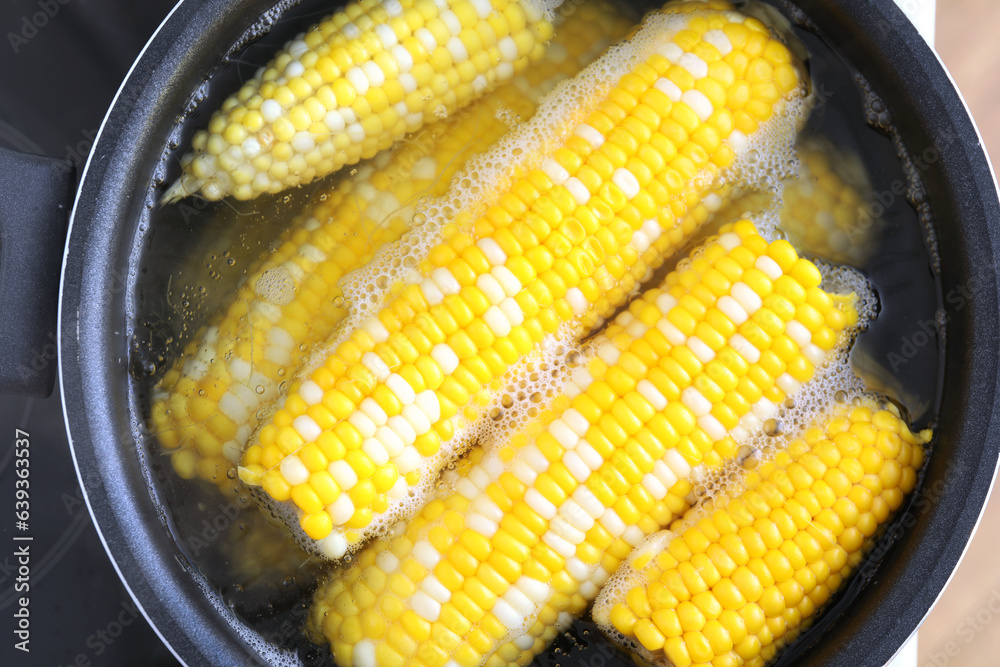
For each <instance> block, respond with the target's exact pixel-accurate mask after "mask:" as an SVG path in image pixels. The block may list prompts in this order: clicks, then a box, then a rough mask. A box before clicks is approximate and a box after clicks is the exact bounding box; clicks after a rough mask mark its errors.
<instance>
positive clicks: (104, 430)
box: [0, 0, 1000, 667]
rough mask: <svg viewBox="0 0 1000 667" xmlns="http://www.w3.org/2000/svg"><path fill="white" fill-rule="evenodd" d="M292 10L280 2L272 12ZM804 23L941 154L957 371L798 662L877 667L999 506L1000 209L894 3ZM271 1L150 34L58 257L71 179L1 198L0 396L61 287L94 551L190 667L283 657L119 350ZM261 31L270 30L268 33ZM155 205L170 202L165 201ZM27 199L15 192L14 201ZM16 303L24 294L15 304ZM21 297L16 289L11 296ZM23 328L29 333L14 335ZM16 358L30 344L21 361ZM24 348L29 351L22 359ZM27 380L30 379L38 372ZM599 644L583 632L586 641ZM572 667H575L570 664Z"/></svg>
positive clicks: (822, 9)
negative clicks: (207, 571)
mask: <svg viewBox="0 0 1000 667" xmlns="http://www.w3.org/2000/svg"><path fill="white" fill-rule="evenodd" d="M290 4H292V3H290V2H285V3H281V4H280V7H281V8H284V7H286V5H290ZM798 4H799V6H800V7H801V8H802V9H803V10H804V11H805V12H806V13H807V14H808V15H809V17H810V18H811V19H812V20H814V21H815V23H816V25H817V26H819V28H820V30H821V31H822V32H823V33H825V35H826V36H827V37H828V38H829V39H830V40H832V41H833V42H834V43H836V44H837V45H838V46H839V48H840V49H841V50H842V51H843V52H844V53H845V54H846V55H847V56H848V58H849V59H850V61H851V62H852V63H853V64H854V65H855V66H856V67H857V68H858V69H859V70H860V71H861V73H862V74H863V75H864V76H865V77H866V78H867V79H868V80H869V81H870V82H871V83H872V85H873V87H874V88H875V90H877V91H879V93H880V95H881V96H882V98H883V99H884V100H885V102H886V104H887V106H888V108H889V110H890V111H893V112H894V118H895V120H896V125H897V128H898V132H899V136H900V138H901V140H902V142H903V144H904V145H906V146H908V147H909V148H910V150H911V152H913V153H916V154H919V153H920V151H921V150H923V148H924V147H928V146H933V145H935V143H937V144H938V145H941V144H942V142H941V139H942V137H947V141H946V142H943V143H944V145H946V146H947V150H946V151H944V152H942V153H941V154H940V156H939V157H938V159H936V160H934V161H933V162H931V163H930V164H928V165H926V169H925V170H923V172H922V174H921V177H922V180H923V183H924V186H925V189H926V196H927V201H928V202H929V204H930V208H931V210H932V211H933V214H934V222H935V225H936V230H935V231H936V236H937V239H938V245H939V252H940V257H941V272H940V287H941V290H942V294H945V295H947V294H951V293H955V291H956V290H957V289H958V288H960V287H966V286H974V289H971V290H970V292H969V296H968V298H963V299H962V300H961V301H959V300H957V299H956V300H951V299H945V301H944V304H943V305H944V308H945V310H946V317H947V320H948V328H947V340H946V342H945V352H946V358H947V365H946V367H945V377H944V383H943V394H942V396H943V402H942V404H941V406H940V415H941V417H940V421H939V423H938V425H937V426H938V433H939V441H938V444H937V445H936V447H935V450H934V454H933V456H932V457H931V459H930V462H929V466H928V468H927V470H926V474H925V478H924V479H923V482H922V487H921V489H922V490H923V491H922V492H921V493H922V494H923V495H919V494H918V497H917V498H916V499H915V501H914V502H912V503H911V505H910V509H909V512H908V513H907V514H906V515H905V516H903V517H902V518H901V519H900V520H899V521H898V523H899V524H900V525H902V526H903V527H905V528H906V530H904V531H902V532H901V534H900V536H899V538H898V540H896V541H895V543H894V544H893V546H892V547H891V548H890V549H888V551H887V552H886V553H885V554H884V557H883V558H882V559H881V562H880V564H879V566H878V568H877V569H876V570H874V571H873V572H871V573H869V574H870V576H869V577H867V579H866V581H865V585H864V586H863V587H860V589H859V590H857V591H854V592H853V593H852V595H851V596H850V598H851V599H850V608H849V613H846V614H839V615H838V614H837V613H836V610H834V613H833V614H832V615H829V614H828V616H829V617H830V620H829V621H827V622H825V623H824V625H825V626H826V627H824V628H823V632H818V633H814V634H812V635H811V636H810V637H809V638H808V641H806V642H804V643H803V644H802V645H800V646H798V647H797V648H796V652H795V655H794V661H795V663H796V664H804V665H819V664H823V665H845V666H846V665H851V666H852V667H854V666H858V665H870V666H872V667H880V666H881V665H883V664H885V663H886V662H887V661H888V660H889V659H890V658H891V657H892V655H893V654H894V653H895V652H896V650H897V649H898V648H899V647H900V646H901V645H902V644H903V642H905V640H906V639H907V638H908V637H909V636H910V635H911V634H912V633H913V632H914V631H915V630H916V628H917V627H918V625H919V624H920V622H921V621H922V620H923V618H924V617H925V615H926V614H927V613H928V611H929V610H930V608H931V606H932V605H933V604H934V602H935V601H936V600H937V598H938V596H939V595H940V594H941V592H942V590H943V589H944V586H945V585H946V584H947V582H948V580H949V578H950V577H951V575H952V573H953V572H954V570H955V568H956V567H957V565H958V562H959V560H960V558H961V556H962V554H963V552H964V550H965V548H966V545H967V544H968V542H969V540H970V538H971V536H972V534H973V532H974V530H975V527H976V524H977V522H978V521H979V518H980V516H981V513H982V510H983V508H984V506H985V503H986V500H987V497H988V495H989V492H990V489H991V486H992V482H993V477H994V472H995V469H996V465H997V460H998V449H1000V438H998V434H1000V425H998V424H997V423H995V422H996V420H997V417H996V414H995V406H996V404H997V398H998V394H997V383H998V375H1000V374H998V369H997V364H998V358H1000V299H998V297H1000V289H998V285H997V271H996V267H997V261H998V258H1000V257H998V249H1000V203H998V198H997V191H996V187H995V181H994V177H993V173H992V171H991V168H990V165H989V162H988V161H987V158H986V155H985V153H984V151H983V148H982V145H981V141H980V138H979V135H978V133H977V131H976V128H975V126H974V125H973V123H972V121H971V119H970V118H969V114H968V111H967V109H966V108H965V106H964V104H963V102H962V100H961V98H960V96H959V95H958V93H957V91H956V90H955V88H954V85H953V83H952V81H951V80H950V78H949V76H948V74H947V72H946V71H945V70H944V68H943V67H942V65H941V63H940V62H939V61H938V59H937V57H936V56H935V54H934V53H933V52H932V51H931V50H930V49H929V48H928V47H927V45H926V44H925V42H924V41H923V40H922V39H921V38H920V37H919V35H918V34H917V32H916V30H915V29H914V28H913V27H912V25H911V24H910V23H909V22H908V21H907V20H906V19H905V17H904V16H903V14H902V13H901V12H900V10H899V9H898V8H897V7H896V6H895V5H894V4H893V3H892V2H891V0H840V1H839V2H836V3H833V2H829V1H823V0H801V1H800V2H799V3H798ZM280 13H281V12H280V10H273V8H272V0H197V1H196V0H186V1H184V2H181V3H180V4H178V5H177V7H176V8H175V9H174V11H173V12H172V13H171V14H170V15H169V16H168V18H167V19H166V21H165V22H164V23H163V25H162V26H161V27H160V28H159V30H158V31H157V32H156V34H154V36H153V37H152V39H151V40H150V42H149V44H148V45H147V47H146V49H145V50H144V51H143V53H142V54H141V56H140V57H139V59H138V61H137V62H136V63H135V65H134V67H133V69H132V71H131V72H130V73H129V75H128V77H127V79H126V81H125V82H124V84H123V85H122V87H121V89H120V91H119V93H118V95H117V97H116V99H115V101H114V104H113V106H112V108H111V110H110V112H109V113H108V116H107V117H106V119H105V121H104V124H103V126H102V128H101V131H100V134H99V135H98V137H97V140H96V143H95V146H94V149H93V151H92V153H91V157H90V159H89V161H88V163H87V166H86V168H85V169H84V172H83V175H82V182H81V185H80V187H79V190H78V191H77V193H76V200H75V204H74V205H73V209H72V215H71V217H70V229H69V236H68V239H67V240H66V242H65V255H64V256H63V257H61V258H60V256H59V254H58V249H59V247H61V246H62V239H63V232H64V229H65V224H66V211H65V207H66V205H67V202H68V200H69V195H70V185H69V183H70V179H71V177H72V174H71V171H70V170H69V168H68V166H67V165H65V164H62V163H57V162H55V161H47V160H45V159H39V158H31V157H27V156H23V155H19V154H13V153H10V152H8V151H3V152H0V181H3V182H7V183H13V182H22V183H25V184H31V185H32V189H33V190H34V191H35V192H38V193H41V194H39V195H37V197H32V198H31V199H32V201H30V202H26V201H24V198H23V197H20V198H19V197H18V196H17V195H14V194H13V192H14V191H13V190H12V191H10V192H7V191H5V192H4V193H0V225H4V226H5V227H7V226H8V225H9V223H8V221H12V220H18V221H19V222H23V224H19V225H17V228H16V229H5V230H4V231H5V232H6V233H5V234H4V235H3V237H2V242H0V252H2V256H0V284H2V285H3V289H2V290H0V318H3V319H2V320H0V323H2V328H0V331H2V332H3V333H2V334H0V335H2V338H0V343H2V344H3V346H4V348H5V349H10V350H13V351H14V352H13V354H10V355H8V357H7V358H6V359H5V360H4V361H5V363H4V364H2V366H3V368H2V372H0V391H15V390H17V391H21V392H25V393H33V394H40V395H45V394H46V393H47V392H48V391H49V390H50V388H51V383H52V379H53V377H52V365H51V364H48V365H47V366H46V364H39V363H37V359H38V356H39V354H43V353H42V352H40V351H39V349H37V348H32V347H31V346H29V345H27V344H24V343H25V341H28V340H36V341H37V340H38V339H37V337H33V336H34V335H35V332H38V331H45V330H46V320H47V319H48V320H49V322H50V323H51V318H52V316H53V312H51V311H49V312H46V310H45V309H44V308H38V306H37V303H38V302H37V300H36V298H31V299H30V300H29V299H28V298H27V297H24V298H19V295H23V294H28V293H31V294H37V293H38V292H35V291H34V290H33V289H32V290H28V289H27V288H26V287H24V286H29V285H35V286H36V287H37V289H39V290H41V293H42V296H43V297H45V298H46V299H49V300H50V301H49V303H50V304H54V303H55V301H56V284H55V280H54V276H55V275H56V273H55V271H56V270H57V267H58V265H59V263H60V259H61V261H62V280H61V286H60V287H59V296H58V303H59V321H58V331H59V341H58V344H59V348H58V354H59V370H60V383H61V390H62V392H63V397H64V405H65V413H66V414H65V416H66V422H67V428H68V430H69V435H70V441H71V444H72V450H73V455H74V458H75V462H76V466H77V470H78V473H79V474H80V476H81V480H83V484H82V486H83V488H84V490H85V491H86V496H87V502H88V505H89V507H90V510H91V513H92V515H93V517H94V521H95V523H96V525H97V527H98V529H99V531H100V533H101V537H102V539H103V541H104V544H105V546H106V548H107V551H108V554H109V555H110V556H111V558H112V560H113V561H114V563H115V566H116V568H117V569H118V572H119V574H120V575H121V578H122V580H123V581H124V583H125V585H126V586H127V588H128V589H129V592H130V593H131V595H132V596H133V598H134V599H135V600H136V602H137V603H138V604H139V606H140V607H141V608H142V611H143V613H144V614H145V615H146V617H147V618H148V620H149V621H150V623H151V624H152V625H153V627H154V628H155V629H156V631H157V632H158V633H159V635H160V636H161V637H162V638H163V639H164V641H165V642H166V643H167V644H168V645H169V646H170V647H171V649H172V650H173V651H174V652H175V654H176V655H177V656H179V657H180V658H181V659H182V660H183V661H184V662H186V663H188V664H199V665H200V664H218V665H234V664H249V663H253V662H255V661H257V662H267V661H268V660H270V659H273V658H274V653H273V651H271V650H270V649H268V648H267V647H264V646H262V644H261V642H259V641H257V640H255V639H254V637H253V634H252V633H251V632H249V631H247V630H246V628H241V624H240V622H239V621H238V619H237V618H236V617H235V615H234V614H233V613H232V612H230V611H229V610H228V609H227V608H226V607H225V605H224V604H223V603H222V602H221V600H220V598H219V597H218V595H216V594H215V593H214V592H212V591H211V589H210V587H208V586H207V585H206V583H205V581H204V580H203V578H202V577H201V575H200V574H198V573H197V572H196V571H195V570H194V568H193V567H192V566H191V565H190V564H189V563H188V561H187V559H186V558H185V557H184V556H183V555H182V553H181V551H180V550H179V549H178V546H177V544H176V542H175V541H174V539H173V537H172V536H171V534H170V532H169V531H168V524H169V512H168V511H167V510H166V509H165V508H164V507H163V506H162V503H161V500H160V496H159V494H158V492H157V488H158V481H157V479H156V475H154V474H153V472H152V470H153V468H154V466H153V465H151V460H150V458H149V456H150V454H149V452H148V451H147V449H146V446H145V445H144V444H143V434H142V428H141V426H140V424H141V422H142V419H141V412H140V406H139V400H138V397H137V395H136V392H135V389H134V383H132V382H130V375H129V373H130V350H129V347H128V343H127V339H128V336H127V334H128V332H129V331H131V330H132V328H133V326H134V324H135V322H134V318H135V307H134V303H133V297H134V287H135V284H136V281H137V275H136V273H137V267H138V266H139V263H140V254H141V252H142V249H143V248H145V247H147V246H148V244H149V241H150V238H149V236H150V234H151V233H152V230H151V229H150V227H149V225H148V224H147V222H148V216H149V213H150V211H151V210H152V208H153V207H154V206H155V205H156V199H157V197H158V194H159V192H160V191H159V190H156V189H155V188H153V187H152V186H151V183H152V182H153V181H154V179H155V178H159V177H162V176H163V174H162V173H161V171H162V163H163V147H164V146H166V145H168V143H169V141H170V139H171V136H172V133H174V132H175V129H176V124H177V119H178V116H179V114H180V113H181V111H182V110H183V109H184V108H185V105H186V104H187V103H188V102H189V100H190V98H191V94H192V91H193V90H194V89H195V88H196V87H197V86H198V84H199V83H201V82H202V80H203V79H204V78H205V77H206V76H207V75H208V74H209V73H210V72H212V70H213V68H214V67H215V66H216V64H217V63H218V62H220V61H221V60H222V59H223V58H224V57H225V56H226V55H227V54H229V53H230V52H231V49H232V48H233V46H234V45H238V44H241V43H243V42H244V41H245V40H246V39H248V37H253V36H254V35H257V34H260V33H261V32H262V31H264V30H266V29H267V28H268V27H269V25H270V22H272V21H274V20H275V19H276V18H278V17H279V16H280ZM262 15H264V16H265V17H266V18H265V19H263V20H262V19H261V18H260V17H261V16H262ZM161 189H162V188H161ZM18 191H20V189H18ZM12 285H14V286H15V287H13V288H12V287H11V286H12ZM17 286H22V288H23V289H22V288H18V287H17ZM17 327H20V328H17ZM18 342H20V343H18ZM16 344H21V347H15V345H16ZM33 362H35V363H33ZM593 635H594V633H591V636H592V637H593ZM571 659H572V658H571Z"/></svg>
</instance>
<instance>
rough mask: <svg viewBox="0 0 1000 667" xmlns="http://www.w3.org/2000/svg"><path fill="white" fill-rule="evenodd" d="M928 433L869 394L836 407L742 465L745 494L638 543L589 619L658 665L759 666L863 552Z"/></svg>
mask: <svg viewBox="0 0 1000 667" xmlns="http://www.w3.org/2000/svg"><path fill="white" fill-rule="evenodd" d="M929 439H930V432H929V431H923V432H920V433H917V434H913V433H911V432H910V430H909V428H908V427H907V425H906V423H905V422H904V421H903V420H902V419H900V416H899V413H898V412H897V411H896V409H895V407H894V406H891V405H890V406H889V407H888V408H886V409H879V408H877V407H876V402H875V401H874V400H872V399H871V398H866V399H863V402H862V404H861V405H858V406H856V407H848V406H844V407H841V408H839V409H837V410H836V411H835V412H834V414H833V415H831V416H829V417H825V418H824V422H823V423H821V425H820V426H817V427H814V428H812V429H809V430H808V431H806V432H805V433H804V434H803V435H802V436H801V437H799V438H797V439H795V440H794V441H792V442H791V443H789V444H788V447H787V450H785V451H782V452H779V453H778V454H777V455H776V456H775V457H774V458H773V460H771V461H769V462H767V463H765V464H763V465H761V466H760V467H759V468H758V469H757V470H755V471H753V472H750V473H748V474H747V476H746V479H745V482H744V483H745V490H744V491H743V492H742V494H741V495H740V496H738V497H736V498H735V499H733V500H729V501H728V502H724V503H720V504H718V505H716V509H714V511H711V512H710V513H709V514H706V515H703V518H701V519H700V520H698V521H696V522H692V523H687V524H686V525H687V527H686V529H685V530H683V532H681V533H680V534H677V535H675V534H673V533H670V532H665V533H662V534H660V535H657V536H655V537H653V538H651V539H650V541H649V543H647V544H644V545H643V546H642V547H640V548H639V549H637V550H636V552H635V554H634V555H633V556H632V557H631V558H630V562H629V563H628V564H627V565H626V566H624V567H623V568H622V569H621V570H619V573H618V574H616V575H615V577H614V579H613V580H612V582H610V583H609V584H608V585H607V586H606V587H605V588H604V591H603V592H602V593H601V597H600V598H599V600H598V603H597V605H596V606H595V609H594V616H595V619H597V621H598V622H599V623H600V624H602V625H604V626H606V627H607V628H609V632H610V633H611V634H612V635H615V636H617V637H618V638H619V639H621V638H625V639H626V641H628V643H630V644H631V645H633V646H637V647H639V648H641V654H642V655H643V657H645V658H647V659H650V660H652V661H654V662H655V663H657V664H665V665H672V666H673V667H688V666H689V665H691V666H693V667H709V666H710V665H712V666H722V665H732V666H733V667H735V666H737V665H747V666H752V667H762V666H763V665H765V664H766V663H767V662H768V661H769V660H770V659H771V658H772V657H774V655H775V654H776V653H777V652H778V651H779V650H781V648H782V647H783V646H786V645H787V644H789V643H790V642H791V641H793V639H794V638H795V637H796V636H797V635H798V634H799V633H800V632H801V631H802V630H803V629H804V628H805V627H807V626H808V625H809V623H810V622H811V621H812V620H813V618H814V617H815V616H816V614H817V612H818V610H819V609H821V608H822V607H823V605H824V604H825V603H826V601H827V600H828V599H829V598H830V597H831V596H832V595H833V594H834V593H836V591H837V589H838V588H839V587H840V586H841V584H842V583H843V582H844V581H846V580H847V578H848V577H849V576H850V574H851V572H852V571H853V570H854V569H855V568H856V567H857V566H858V564H859V563H860V562H861V560H862V559H863V558H864V554H865V550H866V548H867V547H869V546H871V544H872V542H873V536H874V535H875V534H876V531H877V530H878V527H879V526H880V525H881V524H884V523H885V522H886V521H887V520H888V518H889V516H890V515H891V514H892V512H893V511H895V510H896V509H898V508H899V507H900V505H901V504H902V503H903V499H904V497H905V496H906V494H908V493H909V492H910V491H912V490H913V487H914V486H915V484H916V479H917V472H918V471H919V469H920V466H921V464H922V462H923V457H924V451H923V447H922V445H923V444H924V443H926V442H927V441H928V440H929ZM720 505H721V507H720Z"/></svg>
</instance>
